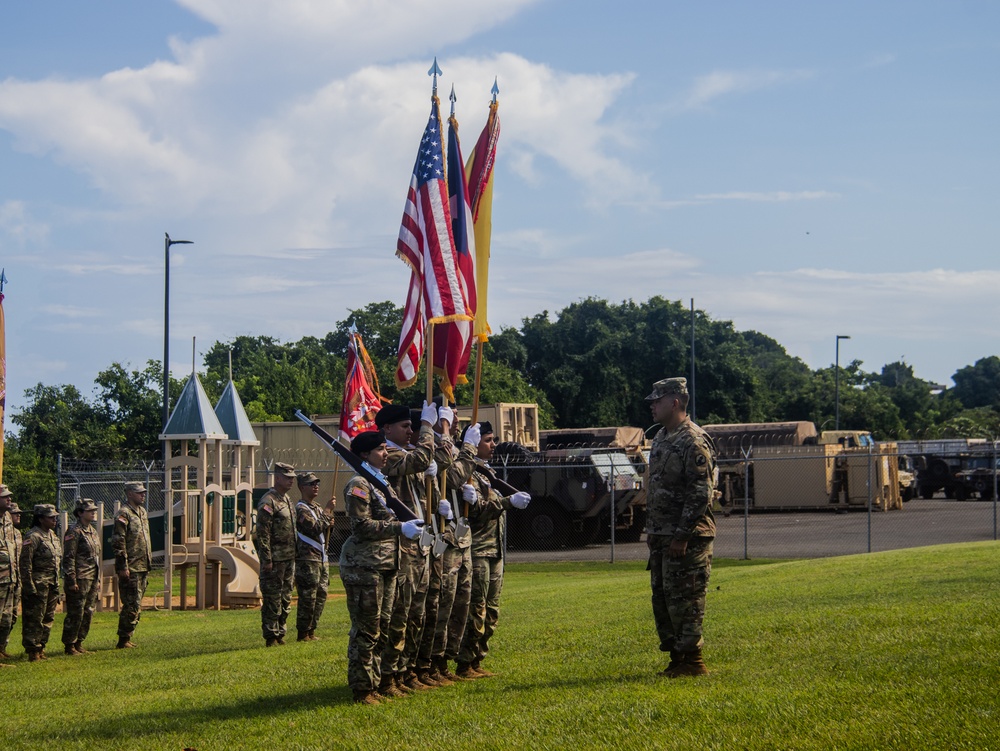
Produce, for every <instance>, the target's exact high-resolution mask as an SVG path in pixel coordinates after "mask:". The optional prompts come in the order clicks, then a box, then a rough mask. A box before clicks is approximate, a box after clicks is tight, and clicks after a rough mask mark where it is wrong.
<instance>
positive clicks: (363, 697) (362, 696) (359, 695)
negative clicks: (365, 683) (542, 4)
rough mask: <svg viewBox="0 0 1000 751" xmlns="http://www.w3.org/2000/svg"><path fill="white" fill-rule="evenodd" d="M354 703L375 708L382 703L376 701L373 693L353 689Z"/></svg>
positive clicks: (376, 698)
mask: <svg viewBox="0 0 1000 751" xmlns="http://www.w3.org/2000/svg"><path fill="white" fill-rule="evenodd" d="M354 703H355V704H368V705H370V706H373V707H377V706H378V705H379V704H381V703H382V702H380V701H379V700H378V697H377V696H376V695H375V692H374V691H359V690H358V689H354Z"/></svg>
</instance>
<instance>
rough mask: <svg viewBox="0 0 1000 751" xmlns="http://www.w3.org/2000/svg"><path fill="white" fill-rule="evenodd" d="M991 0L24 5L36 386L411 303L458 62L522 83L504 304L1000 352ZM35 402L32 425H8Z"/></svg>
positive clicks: (7, 87) (809, 354)
mask: <svg viewBox="0 0 1000 751" xmlns="http://www.w3.org/2000/svg"><path fill="white" fill-rule="evenodd" d="M998 21H1000V5H998V4H996V3H992V2H985V1H982V2H958V1H956V2H926V1H924V2H922V1H919V0H916V1H914V0H910V1H908V2H893V1H886V2H879V3H872V2H852V1H844V2H838V3H801V2H771V1H769V0H760V1H759V2H752V3H751V2H705V3H690V2H672V1H661V2H642V1H636V2H628V1H625V2H619V3H597V2H580V1H579V0H578V1H576V2H569V1H568V0H508V1H506V2H505V1H503V0H500V1H495V2H491V3H468V2H464V1H463V0H436V1H435V2H424V1H423V0H406V1H405V2H404V1H403V0H393V1H388V0H353V1H352V2H351V3H331V2H325V1H323V0H297V2H277V0H273V1H265V0H177V1H176V2H170V1H168V0H144V1H143V2H142V3H136V2H132V1H131V0H129V1H126V0H113V1H110V0H92V1H91V2H88V3H80V2H79V1H78V0H37V1H36V2H32V3H5V4H4V5H3V7H2V9H0V265H2V266H4V267H5V269H6V274H7V277H8V279H9V280H10V282H9V284H8V286H7V288H6V290H5V292H6V301H5V311H6V315H7V369H8V383H7V386H8V399H7V404H8V409H10V408H11V407H13V408H15V409H16V408H17V406H19V405H20V404H22V403H23V392H24V389H25V388H27V387H29V386H32V385H34V384H35V383H38V382H43V383H46V384H57V383H73V384H76V385H77V386H79V387H80V388H81V389H83V390H84V392H85V393H90V391H91V388H92V385H93V379H94V376H95V375H96V374H97V372H98V371H99V370H101V369H103V368H104V367H106V366H107V365H109V364H110V363H111V362H114V361H119V362H125V363H129V364H131V365H132V366H134V367H142V366H143V365H144V363H145V361H146V360H148V359H159V358H160V357H161V356H162V335H163V328H162V327H163V252H162V248H163V233H164V232H165V231H166V232H169V233H170V234H171V236H172V237H174V238H176V239H188V240H193V241H194V242H195V244H194V245H191V246H180V247H177V246H175V248H174V250H173V251H172V258H173V262H172V265H171V286H172V289H171V334H172V336H171V368H172V370H173V372H174V374H175V375H177V376H183V375H185V374H186V373H187V372H189V370H190V351H191V349H190V342H191V337H194V336H196V337H197V338H198V343H199V344H198V349H199V351H203V350H204V349H205V348H207V347H208V346H209V345H210V344H211V343H212V342H214V341H217V340H226V339H230V338H232V337H234V336H237V335H239V334H268V335H272V336H276V337H278V338H280V339H282V340H285V341H288V340H295V339H298V338H300V337H302V336H305V335H315V336H321V335H323V334H325V333H326V332H327V331H329V330H330V329H331V328H332V326H333V325H334V323H335V322H336V321H337V320H340V319H342V318H344V317H345V315H346V313H347V310H348V309H349V308H357V307H361V306H363V305H365V304H367V303H368V302H372V301H378V300H384V299H392V300H395V301H397V302H398V303H402V301H403V298H404V295H405V289H406V283H407V271H406V269H405V267H404V266H403V264H402V263H401V262H400V261H399V260H398V259H396V258H395V257H394V254H393V252H394V248H395V237H396V233H397V231H398V227H399V219H400V215H401V211H402V206H403V199H404V197H405V191H406V186H407V183H408V180H409V172H410V169H411V167H412V163H413V158H414V155H415V153H416V147H417V142H418V140H419V138H420V134H421V131H422V129H423V126H424V123H425V122H426V110H427V103H428V96H429V91H430V81H429V79H428V78H427V76H426V75H425V73H426V71H427V69H428V67H429V66H430V62H431V60H432V58H433V57H434V56H435V55H436V56H437V57H438V59H439V63H440V65H441V67H442V69H443V70H444V76H443V80H442V84H443V87H444V93H447V90H448V88H450V86H451V85H452V84H454V85H455V87H456V92H457V95H458V108H457V115H458V118H459V120H460V122H461V123H462V134H463V136H464V138H465V144H466V149H467V150H468V149H469V148H471V145H472V143H473V142H474V139H475V137H476V136H477V135H478V132H479V130H480V129H481V128H482V126H483V124H484V122H485V117H486V104H487V102H488V99H489V89H490V86H491V85H492V83H493V78H494V76H497V77H498V78H499V85H500V88H501V94H500V102H501V105H500V116H501V120H502V123H503V130H502V135H501V139H500V148H499V154H498V164H497V172H496V196H495V209H494V244H493V261H492V264H491V279H492V285H491V289H490V310H491V324H492V325H493V327H494V328H495V329H498V328H500V327H501V326H504V325H518V324H519V323H520V320H521V319H522V318H523V317H525V316H531V315H534V314H536V313H539V312H541V311H543V310H548V311H550V312H553V313H554V312H555V311H558V310H559V309H561V308H562V307H564V306H565V305H567V304H569V303H571V302H573V301H575V300H579V299H580V298H583V297H586V296H590V295H594V296H598V297H603V298H607V299H610V300H613V301H620V300H624V299H628V298H632V299H636V300H645V299H647V298H648V297H650V296H651V295H654V294H659V295H663V296H665V297H667V298H668V299H674V300H682V301H684V303H685V305H686V304H687V303H688V300H689V299H690V298H694V299H695V305H696V306H697V307H698V308H700V309H704V310H706V311H707V312H708V313H709V314H710V315H712V316H713V317H714V318H718V319H725V320H732V321H733V322H734V324H735V325H736V327H737V328H740V329H756V330H759V331H762V332H764V333H766V334H768V335H770V336H772V337H774V338H775V339H777V340H778V341H779V342H781V343H782V344H783V345H785V346H786V348H787V349H788V351H789V352H790V353H791V354H793V355H796V356H799V357H801V358H803V359H804V360H805V361H806V362H807V363H809V364H810V365H811V366H813V367H822V366H826V365H829V364H831V363H832V361H833V356H834V337H835V335H836V334H847V335H850V336H851V337H852V338H851V340H850V341H847V342H843V343H842V345H841V362H842V363H844V362H847V361H849V360H850V359H853V358H858V359H861V360H863V361H864V367H866V368H867V369H871V370H877V369H879V368H881V366H882V365H883V364H885V363H887V362H892V361H895V360H898V359H900V358H904V359H905V360H906V361H907V362H909V363H911V364H912V365H913V366H914V368H915V370H916V373H917V375H919V376H921V377H923V378H926V379H928V380H932V381H935V382H940V383H948V382H949V379H950V377H951V375H952V374H953V373H954V372H955V371H956V370H957V369H958V368H961V367H963V366H965V365H967V364H970V363H972V362H974V361H975V360H977V359H979V358H980V357H984V356H987V355H991V354H997V353H998V351H1000V346H998V341H997V338H998V334H997V331H996V325H995V322H996V320H997V313H998V307H1000V302H998V300H1000V294H998V290H1000V270H998V266H1000V264H998V261H997V255H998V254H997V252H996V236H997V232H996V224H997V217H998V216H1000V205H998V203H1000V192H998V187H997V185H998V181H997V178H996V176H997V174H1000V169H998V167H1000V164H998V162H1000V159H998V149H997V139H996V129H997V122H998V121H1000V117H998V115H1000V106H998V102H1000V97H998V87H997V85H996V71H997V70H1000V41H998V37H997V33H996V32H997V29H998V28H1000V24H998ZM8 425H9V423H8Z"/></svg>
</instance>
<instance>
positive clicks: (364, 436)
mask: <svg viewBox="0 0 1000 751" xmlns="http://www.w3.org/2000/svg"><path fill="white" fill-rule="evenodd" d="M383 443H385V436H384V435H382V431H380V430H366V431H365V432H364V433H358V434H357V435H356V436H354V440H353V441H351V451H353V452H354V453H355V454H357V455H358V456H361V455H362V454H367V453H368V452H369V451H371V450H372V449H377V448H378V447H379V446H381V445H382V444H383Z"/></svg>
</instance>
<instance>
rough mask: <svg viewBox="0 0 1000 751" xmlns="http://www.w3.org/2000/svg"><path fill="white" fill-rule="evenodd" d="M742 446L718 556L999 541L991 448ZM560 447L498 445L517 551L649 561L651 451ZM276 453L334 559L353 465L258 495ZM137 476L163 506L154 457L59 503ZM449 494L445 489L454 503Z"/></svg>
mask: <svg viewBox="0 0 1000 751" xmlns="http://www.w3.org/2000/svg"><path fill="white" fill-rule="evenodd" d="M501 446H503V445H501ZM512 446H516V444H512ZM820 448H822V447H820ZM740 453H741V454H742V455H741V456H740V457H739V458H732V457H729V458H724V459H723V460H721V461H720V462H719V483H718V487H719V491H720V492H719V494H718V495H719V497H718V498H717V499H716V501H715V503H714V513H715V519H716V525H717V537H716V542H715V555H716V556H717V557H722V558H740V559H746V558H814V557H823V556H834V555H848V554H853V553H868V552H878V551H883V550H893V549H898V548H908V547H918V546H924V545H935V544H943V543H956V542H971V541H977V540H996V539H998V538H997V521H998V500H997V498H998V494H997V492H996V484H997V472H998V471H997V466H998V456H997V453H998V452H997V446H996V445H994V447H993V449H992V452H991V453H988V454H981V455H980V459H982V457H983V456H985V457H986V459H985V465H986V466H985V467H980V466H977V464H983V463H984V462H983V461H978V463H977V462H972V463H967V464H968V466H969V467H970V468H968V469H964V470H963V471H961V472H957V473H955V477H954V478H952V479H953V482H952V484H951V485H950V486H948V487H946V488H939V489H934V488H933V487H925V488H923V489H922V490H921V489H920V486H919V482H920V478H919V475H917V474H915V473H913V472H911V471H908V470H906V469H905V467H906V466H907V458H906V457H904V456H902V455H900V454H898V453H895V452H888V451H883V450H880V449H878V448H877V447H876V448H873V447H869V448H867V449H854V450H848V451H844V452H841V451H838V450H837V449H836V448H835V447H834V448H831V449H830V450H825V451H819V452H817V450H816V447H810V449H808V450H807V449H805V448H802V449H800V450H799V451H798V452H797V451H796V450H794V449H789V448H782V449H778V448H762V449H759V450H752V449H748V450H746V451H741V452H740ZM552 454H553V452H547V453H546V454H537V453H532V452H528V451H525V450H523V449H516V448H511V447H504V449H503V450H500V448H499V447H498V452H497V454H496V455H495V457H494V461H493V462H492V466H493V468H494V470H495V471H496V474H497V477H499V478H500V479H501V480H502V481H503V482H505V483H507V484H509V485H510V486H511V487H510V490H513V489H516V490H524V491H527V492H528V493H530V495H531V497H532V501H531V504H530V505H529V506H528V508H527V509H524V510H520V509H513V510H511V511H508V512H507V522H508V537H507V558H508V560H509V561H511V562H546V561H609V562H612V563H613V562H615V561H622V560H644V559H645V558H646V554H647V553H646V550H647V549H646V544H645V534H644V529H645V524H646V461H647V460H648V455H646V454H644V453H642V452H633V453H629V452H626V451H622V450H610V449H609V450H605V449H598V448H589V447H577V448H575V449H567V450H566V451H565V452H564V453H563V454H561V455H560V454H558V453H557V454H556V455H552ZM276 461H281V462H287V463H289V464H292V465H293V466H295V467H297V468H298V469H299V470H301V471H311V472H315V473H316V475H317V476H318V477H319V478H320V481H321V484H320V500H321V501H322V502H325V500H326V499H328V498H330V497H337V498H338V499H341V500H338V503H337V517H338V519H337V521H338V523H337V531H336V532H335V534H334V536H333V539H332V540H331V543H332V545H331V548H332V549H331V553H333V554H334V555H336V553H337V552H338V551H339V544H340V543H342V541H343V540H344V539H346V536H347V534H348V523H347V519H346V515H345V514H344V506H343V501H342V492H343V487H344V485H345V484H346V482H347V481H348V480H349V479H350V477H351V476H352V474H353V471H352V470H351V469H350V468H349V467H348V466H346V465H345V464H344V463H343V462H341V461H340V460H339V459H338V457H337V456H336V455H335V454H334V453H333V452H331V451H329V450H327V449H325V448H322V447H320V448H317V449H303V448H293V449H282V450H276V451H264V452H260V453H259V454H258V458H257V467H256V471H257V481H256V486H257V490H256V491H255V500H256V498H259V495H260V494H261V493H263V492H264V490H265V489H266V487H267V484H268V479H269V471H270V469H271V468H272V467H273V464H274V462H276ZM901 468H902V469H901ZM136 480H137V481H140V482H143V483H144V484H145V485H146V486H147V488H149V495H148V497H147V498H148V500H147V503H148V508H149V511H150V514H151V516H153V515H155V514H156V513H157V512H162V511H163V493H162V487H163V471H162V466H161V465H160V464H159V463H158V462H142V463H137V464H132V465H118V466H107V465H95V464H91V463H86V462H75V461H67V460H63V461H62V462H61V465H60V474H59V504H60V510H61V511H70V510H71V509H72V507H73V505H74V504H75V502H76V501H77V500H78V499H80V498H92V499H93V500H94V501H95V502H97V503H99V504H103V509H104V514H105V518H108V517H110V515H111V514H113V513H114V508H115V503H116V502H120V501H122V500H124V491H123V485H124V483H125V482H129V481H136ZM455 490H457V489H452V491H455ZM452 491H446V492H447V494H448V495H449V497H451V498H452V499H453V500H456V501H457V496H453V495H452ZM293 493H294V489H293ZM925 496H926V497H925ZM456 505H457V506H458V508H459V509H462V508H463V505H462V504H461V503H457V502H456ZM252 523H253V519H252V518H251V519H250V524H251V525H252Z"/></svg>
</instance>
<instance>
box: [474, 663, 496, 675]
mask: <svg viewBox="0 0 1000 751" xmlns="http://www.w3.org/2000/svg"><path fill="white" fill-rule="evenodd" d="M472 669H473V670H475V671H476V672H477V673H479V675H481V676H482V677H483V678H492V677H493V676H495V675H496V673H491V672H490V671H489V670H487V669H486V668H484V667H482V666H481V665H480V664H479V660H476V661H475V662H474V663H472Z"/></svg>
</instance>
